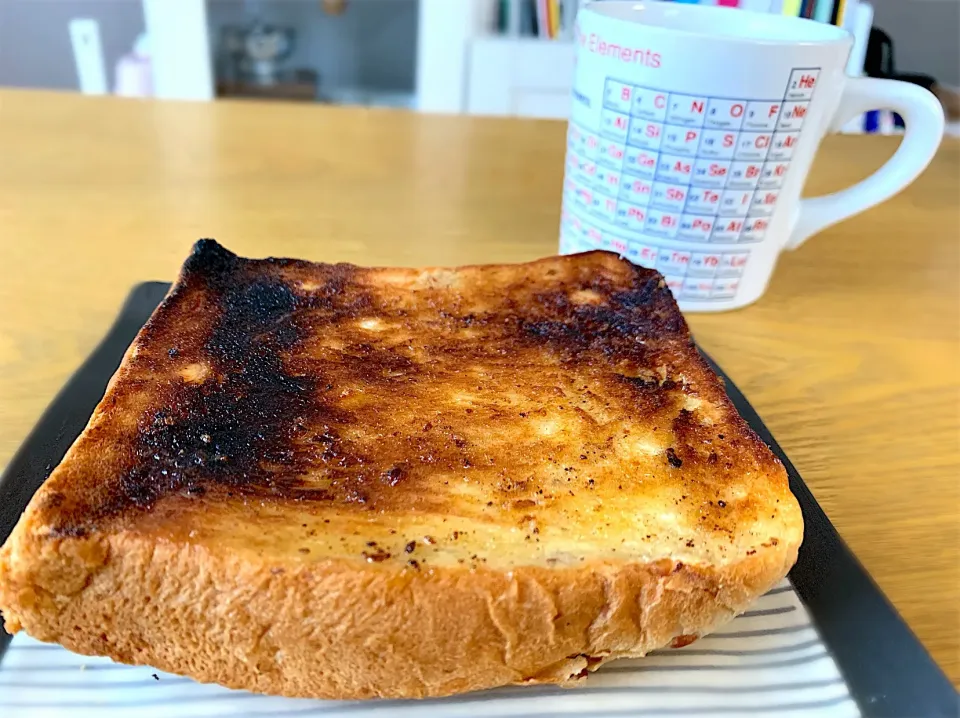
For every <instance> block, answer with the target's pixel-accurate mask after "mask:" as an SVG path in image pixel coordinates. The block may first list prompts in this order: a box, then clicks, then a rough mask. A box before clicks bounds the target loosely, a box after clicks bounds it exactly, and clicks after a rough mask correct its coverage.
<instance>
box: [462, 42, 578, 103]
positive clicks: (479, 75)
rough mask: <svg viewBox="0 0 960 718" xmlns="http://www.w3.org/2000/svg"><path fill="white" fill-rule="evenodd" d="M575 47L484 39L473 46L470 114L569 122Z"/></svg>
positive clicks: (557, 43)
mask: <svg viewBox="0 0 960 718" xmlns="http://www.w3.org/2000/svg"><path fill="white" fill-rule="evenodd" d="M573 58H574V46H573V44H572V43H566V42H560V41H552V42H550V41H542V40H537V39H535V38H530V39H526V38H522V39H516V38H501V37H494V38H479V39H477V40H474V41H473V42H472V43H471V45H470V70H469V75H468V82H467V112H468V113H470V114H476V115H516V116H520V117H539V118H549V119H566V118H567V116H568V114H569V110H570V89H571V87H572V86H573Z"/></svg>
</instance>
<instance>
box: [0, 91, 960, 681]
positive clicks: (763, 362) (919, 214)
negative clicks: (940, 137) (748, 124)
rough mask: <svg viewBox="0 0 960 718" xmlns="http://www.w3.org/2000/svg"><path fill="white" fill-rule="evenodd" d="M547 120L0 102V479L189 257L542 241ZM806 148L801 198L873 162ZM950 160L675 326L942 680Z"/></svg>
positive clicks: (947, 609)
mask: <svg viewBox="0 0 960 718" xmlns="http://www.w3.org/2000/svg"><path fill="white" fill-rule="evenodd" d="M564 133H565V128H564V125H563V124H561V123H555V122H533V121H517V120H492V119H473V118H464V117H441V116H423V115H416V114H404V113H399V112H390V111H376V110H370V111H368V110H361V109H336V108H321V107H303V106H294V105H277V104H274V105H271V104H266V103H249V102H243V103H230V102H217V103H212V104H179V103H154V102H139V101H130V100H118V99H112V98H108V99H92V98H83V97H79V96H68V95H57V94H51V93H26V92H15V91H3V92H0V465H3V464H4V463H5V462H7V461H8V460H9V458H10V456H11V455H12V453H13V452H14V450H15V449H16V448H17V446H18V444H19V443H20V442H21V440H22V439H23V438H24V436H25V435H26V433H27V432H28V431H29V430H30V427H31V426H32V425H33V423H34V422H35V421H36V419H37V417H38V416H39V415H40V413H41V411H42V410H43V408H44V406H45V405H46V404H47V403H48V402H49V401H50V399H51V398H52V397H53V395H54V393H55V392H56V391H57V389H58V388H59V387H60V386H61V384H62V383H63V382H64V381H65V380H66V378H67V377H68V376H69V375H70V373H71V372H72V371H73V370H74V369H75V368H76V367H77V366H78V365H79V364H80V362H81V360H82V359H83V358H84V357H85V356H86V354H87V353H88V352H89V351H90V350H91V349H92V348H93V346H94V345H95V344H96V343H97V341H98V340H99V339H100V337H101V336H102V335H103V333H104V332H105V330H106V329H107V327H108V325H109V324H110V322H111V320H112V319H113V318H114V316H115V314H116V312H117V310H118V308H119V306H120V303H121V302H122V301H123V298H124V296H125V295H126V293H127V292H128V290H129V289H130V287H131V286H132V285H133V284H135V283H136V282H140V281H142V280H146V279H165V280H170V279H173V277H174V275H175V273H176V271H177V268H178V267H179V265H180V263H181V261H182V260H183V259H184V257H185V256H186V254H187V251H188V250H189V247H190V244H191V243H192V242H193V241H194V240H195V239H197V238H198V237H216V238H217V239H219V240H220V241H222V242H223V243H225V244H226V245H227V246H228V247H230V248H231V249H233V250H235V251H237V252H238V253H241V254H245V255H251V256H262V255H268V254H272V255H287V256H296V257H304V258H309V259H314V260H324V261H348V262H356V263H360V264H386V265H418V264H461V263H472V262H489V261H496V262H503V261H523V260H528V259H532V258H534V257H539V256H543V255H547V254H552V253H554V252H555V251H556V247H557V227H558V221H559V211H560V186H561V175H562V165H563V152H564ZM895 145H896V140H894V139H891V138H876V137H833V138H830V139H828V140H827V141H826V143H825V146H824V148H823V151H822V152H821V153H820V156H819V159H818V163H817V165H816V168H815V170H814V172H813V176H812V177H811V179H810V183H809V188H808V192H809V193H811V194H819V193H822V192H824V191H828V190H832V189H837V188H840V187H842V186H844V185H847V184H849V183H851V182H853V181H854V180H856V179H857V178H859V177H861V176H863V175H865V174H866V173H868V172H870V171H871V170H873V169H874V168H875V167H877V166H879V164H880V163H881V162H882V161H883V160H884V159H885V158H886V157H888V156H889V155H890V154H891V153H892V151H893V149H894V147H895ZM958 178H960V144H958V143H956V142H948V143H947V144H945V145H944V146H943V148H942V149H941V151H940V154H939V156H938V157H937V158H936V160H935V161H934V163H933V165H932V166H931V168H930V169H929V170H928V171H927V172H926V173H925V174H924V175H923V176H922V177H921V178H920V180H919V181H918V182H917V183H916V184H914V185H913V186H912V187H910V188H909V189H908V190H907V191H905V192H904V193H903V194H901V195H900V196H899V197H897V198H896V199H894V200H892V201H890V202H888V203H886V204H884V205H882V206H881V207H878V208H876V209H874V210H871V211H870V212H868V213H867V214H865V215H862V216H860V217H857V218H855V219H853V220H850V221H848V222H846V223H844V224H842V225H839V226H837V227H834V228H833V229H830V230H828V231H826V232H824V233H823V234H822V235H820V236H818V237H815V238H814V239H812V240H811V241H810V242H809V243H808V244H806V245H805V246H804V247H803V248H802V249H800V250H799V251H797V252H795V253H791V254H786V255H784V256H783V258H782V260H781V262H780V265H779V267H778V268H777V270H776V274H775V276H774V278H773V281H772V284H771V287H770V290H769V292H768V293H767V295H766V296H765V297H764V298H763V299H762V300H761V301H760V302H759V303H757V304H756V305H754V306H752V307H749V308H747V309H744V310H741V311H738V312H732V313H726V314H719V315H695V316H692V317H691V318H690V321H691V324H692V326H693V328H694V331H695V332H696V335H697V338H698V339H699V341H700V342H701V343H702V345H703V346H704V347H705V348H706V349H707V350H708V351H709V352H710V353H711V354H712V355H713V356H714V357H716V358H717V360H718V361H719V362H720V363H721V364H722V365H723V366H724V367H725V368H726V369H727V371H729V373H730V375H731V376H732V377H733V378H734V380H735V381H736V382H737V383H738V384H739V385H740V387H741V388H742V389H743V390H744V392H745V393H746V394H747V396H748V397H749V398H750V399H751V401H752V402H753V403H754V405H755V406H756V408H757V410H758V411H759V412H760V414H761V415H762V416H763V417H764V419H765V420H766V422H767V424H768V425H769V426H770V428H771V430H772V431H773V433H774V434H775V435H776V436H777V438H778V439H779V441H780V443H781V444H782V445H783V447H784V449H785V450H786V452H787V453H788V454H789V455H790V457H791V458H792V459H793V461H794V463H795V464H796V465H797V468H798V469H799V470H800V472H801V473H802V475H803V477H804V479H805V480H806V481H807V483H808V484H809V485H810V487H811V489H812V490H813V492H814V493H815V494H816V496H817V499H818V500H819V501H820V503H821V504H822V505H823V508H824V509H825V510H826V512H827V514H829V516H830V517H831V519H832V520H833V522H834V523H835V524H836V526H837V528H838V529H839V531H840V533H841V534H842V535H843V537H844V538H845V539H846V540H847V541H848V542H849V544H850V546H851V547H852V548H853V550H854V551H855V552H856V553H857V555H858V556H859V557H860V558H861V559H862V560H863V562H864V563H865V564H866V566H867V568H868V569H869V571H870V572H871V573H872V574H873V576H874V577H875V578H876V580H877V581H878V582H879V584H880V585H881V586H882V588H883V589H884V591H885V592H886V593H887V595H888V596H889V597H890V598H891V599H892V600H893V602H894V603H895V604H896V606H897V608H898V609H899V610H900V611H901V612H902V613H903V615H904V616H905V618H906V619H907V621H908V622H909V624H910V625H911V626H912V627H913V629H914V630H915V631H916V632H917V633H918V634H919V636H920V638H921V639H922V640H923V642H924V643H925V644H926V646H927V647H928V648H929V649H930V651H931V652H932V653H933V655H934V656H935V658H936V659H937V660H938V661H939V662H940V664H941V665H942V666H943V667H944V669H945V670H946V671H947V672H948V674H949V675H950V677H951V678H952V680H953V681H954V682H955V683H957V684H960V656H958V642H960V620H958V619H960V508H958V504H960V492H958V477H960V460H958V453H960V452H958V436H960V419H958V398H960V393H958V389H960V372H958V368H960V361H958V360H960V351H958V341H960V312H958V300H960V212H958V197H960V181H958Z"/></svg>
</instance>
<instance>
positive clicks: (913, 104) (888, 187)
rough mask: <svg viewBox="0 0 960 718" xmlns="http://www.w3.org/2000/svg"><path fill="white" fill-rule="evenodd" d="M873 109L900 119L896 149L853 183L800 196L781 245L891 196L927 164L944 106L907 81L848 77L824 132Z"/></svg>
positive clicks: (797, 243) (787, 246) (795, 243)
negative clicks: (808, 196) (824, 192)
mask: <svg viewBox="0 0 960 718" xmlns="http://www.w3.org/2000/svg"><path fill="white" fill-rule="evenodd" d="M876 109H889V110H893V111H894V112H896V113H897V114H899V115H900V116H901V117H903V123H904V125H905V127H906V130H905V132H904V135H903V140H902V141H901V142H900V147H898V148H897V151H896V153H895V154H894V155H893V157H891V158H890V159H889V160H888V161H887V163H886V164H885V165H884V166H883V167H881V168H880V169H878V170H877V171H876V172H874V173H873V174H872V175H870V176H869V177H867V178H866V179H864V180H861V181H860V182H858V183H857V184H855V185H853V186H852V187H847V188H846V189H844V190H841V191H839V192H835V193H833V194H828V195H824V196H823V197H813V198H811V199H804V200H801V201H800V206H799V211H798V216H797V219H796V223H795V224H794V227H793V231H792V232H791V233H790V238H789V239H788V240H787V243H786V244H785V245H784V248H785V249H795V248H797V247H799V246H800V245H801V244H803V242H804V241H806V240H807V238H809V237H810V236H811V235H813V234H816V233H817V232H819V231H820V230H822V229H825V228H827V227H829V226H830V225H832V224H835V223H837V222H839V221H841V220H844V219H846V218H847V217H851V216H853V215H855V214H859V213H860V212H863V211H864V210H865V209H869V208H870V207H873V206H874V205H875V204H879V203H880V202H883V201H884V200H885V199H888V198H890V197H892V196H893V195H895V194H896V193H897V192H899V191H900V190H902V189H903V188H904V187H906V186H907V185H908V184H910V183H911V182H913V180H914V179H916V177H917V175H919V174H920V173H921V172H922V171H923V169H924V168H925V167H926V166H927V165H928V164H930V160H932V159H933V155H934V154H935V153H936V151H937V147H939V146H940V140H941V138H942V137H943V108H942V107H941V106H940V102H939V101H938V100H937V98H936V97H934V96H933V94H932V93H931V92H928V91H927V90H925V89H923V88H922V87H919V86H917V85H912V84H910V83H909V82H898V81H896V80H879V79H876V78H871V77H863V78H859V77H851V78H847V87H846V89H845V90H844V92H843V97H842V98H841V99H840V106H839V107H838V108H837V111H836V113H835V114H834V117H833V121H832V122H831V124H830V127H829V131H831V132H836V131H838V130H839V129H840V128H841V127H843V125H844V124H846V123H847V122H849V121H850V120H851V119H853V118H854V117H856V116H857V115H859V114H862V113H864V112H867V111H868V110H876Z"/></svg>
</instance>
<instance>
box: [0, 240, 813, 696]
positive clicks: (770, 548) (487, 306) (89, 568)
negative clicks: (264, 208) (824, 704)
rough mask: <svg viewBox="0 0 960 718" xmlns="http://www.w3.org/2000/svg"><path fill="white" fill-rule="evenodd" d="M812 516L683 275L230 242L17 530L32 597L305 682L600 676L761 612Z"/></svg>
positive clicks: (327, 690)
mask: <svg viewBox="0 0 960 718" xmlns="http://www.w3.org/2000/svg"><path fill="white" fill-rule="evenodd" d="M802 532H803V526H802V521H801V516H800V509H799V506H798V504H797V502H796V500H795V499H794V497H793V495H792V494H791V493H790V491H789V488H788V485H787V477H786V473H785V471H784V468H783V466H782V465H781V464H780V463H779V462H778V461H777V459H776V458H775V457H774V456H773V454H772V453H771V452H770V450H769V449H768V448H767V447H766V445H764V444H763V443H762V442H761V441H760V439H759V438H758V437H757V436H756V435H755V434H754V433H753V432H752V431H751V430H750V428H749V427H748V426H747V425H746V424H745V422H744V421H743V420H742V419H741V417H740V416H739V415H738V414H737V412H736V410H735V409H734V407H733V406H732V404H731V403H730V402H729V400H728V399H727V397H726V395H725V393H724V390H723V386H722V384H721V381H720V380H719V379H718V377H717V376H716V375H715V374H714V373H713V372H712V371H711V370H710V368H709V367H708V366H707V365H706V364H705V362H704V361H703V360H702V359H701V358H700V356H699V354H698V353H697V350H696V348H695V346H694V344H693V341H692V339H691V337H690V333H689V331H688V329H687V326H686V323H685V322H684V319H683V317H682V316H681V314H680V312H679V310H678V309H677V305H676V303H675V302H674V300H673V298H672V296H671V294H670V291H669V290H668V289H667V287H666V286H665V284H664V281H663V278H662V277H661V276H660V275H659V274H658V273H656V272H654V271H651V270H648V269H642V268H639V267H635V266H633V265H631V264H630V263H628V262H626V261H624V260H621V259H619V258H618V257H617V256H616V255H614V254H610V253H606V252H589V253H586V254H580V255H574V256H565V257H551V258H548V259H542V260H539V261H535V262H531V263H528V264H516V265H490V266H473V267H461V268H456V269H436V268H434V269H390V268H379V269H368V268H361V267H356V266H353V265H347V264H336V265H329V264H312V263H308V262H303V261H294V260H288V259H265V260H248V259H242V258H239V257H237V256H236V255H234V254H232V253H231V252H229V251H227V250H225V249H224V248H222V247H221V246H220V245H218V244H217V243H216V242H214V241H212V240H202V241H200V242H198V243H197V245H196V246H195V247H194V250H193V253H192V254H191V256H190V257H189V258H188V260H187V261H186V263H185V264H184V266H183V269H182V272H181V274H180V277H179V279H178V281H177V282H176V284H175V285H174V287H173V288H172V290H171V291H170V293H169V294H168V296H167V297H166V298H165V300H164V301H163V303H162V304H161V305H160V307H159V308H158V309H157V310H156V312H155V313H154V314H153V316H152V317H151V319H150V320H149V321H148V322H147V324H146V325H145V326H144V327H143V329H142V330H141V331H140V333H139V335H138V336H137V338H136V340H135V341H134V342H133V344H132V345H131V347H130V348H129V349H128V351H127V353H126V356H125V358H124V360H123V363H122V364H121V366H120V368H119V369H118V370H117V373H116V374H115V376H114V377H113V379H112V380H111V382H110V384H109V386H108V388H107V391H106V394H105V396H104V397H103V400H102V401H101V402H100V404H99V406H98V407H97V408H96V410H95V412H94V414H93V416H92V418H91V419H90V422H89V424H88V425H87V427H86V429H85V430H84V431H83V433H82V434H81V436H80V437H79V438H78V439H77V441H76V442H75V443H74V445H73V446H72V448H71V449H70V450H69V452H68V453H67V454H66V456H65V457H64V459H63V461H62V463H61V464H60V465H59V466H58V467H57V468H56V469H55V470H54V471H53V473H52V474H51V476H50V477H49V478H48V479H47V481H46V482H45V483H44V484H43V486H42V487H41V488H40V490H39V491H38V492H37V493H36V495H35V496H34V497H33V499H32V500H31V502H30V504H29V506H28V508H27V510H26V512H25V513H24V514H23V516H22V517H21V519H20V521H19V523H18V524H17V526H16V528H15V530H14V532H13V533H12V535H11V536H10V538H9V539H8V540H7V542H6V543H5V545H4V546H3V548H2V549H0V610H2V611H3V616H4V620H5V624H6V629H7V630H8V631H10V632H15V631H18V630H21V629H22V630H25V631H27V632H28V633H29V634H30V635H32V636H34V637H36V638H38V639H40V640H43V641H56V642H59V643H61V644H63V645H64V646H66V647H67V648H69V649H70V650H73V651H76V652H78V653H84V654H91V655H104V656H109V657H111V658H113V659H115V660H117V661H121V662H124V663H133V664H146V665H151V666H156V667H158V668H161V669H163V670H165V671H170V672H173V673H180V674H183V675H186V676H191V677H192V678H195V679H196V680H198V681H205V682H217V683H220V684H223V685H226V686H230V687H234V688H242V689H248V690H252V691H259V692H264V693H271V694H281V695H286V696H304V697H325V698H338V699H345V698H367V697H375V696H383V697H425V696H443V695H449V694H454V693H459V692H464V691H470V690H476V689H482V688H490V687H493V686H501V685H505V684H526V683H560V684H570V683H574V682H576V681H577V680H578V679H581V678H583V677H584V676H585V675H586V674H587V673H588V672H589V671H591V670H594V669H596V668H597V667H599V666H600V665H602V664H603V663H605V662H607V661H609V660H612V659H615V658H618V657H625V656H630V657H638V656H643V655H644V654H646V653H647V652H649V651H651V650H653V649H656V648H660V647H663V646H667V645H674V646H680V645H684V644H686V643H689V642H691V641H692V640H694V639H695V638H697V637H698V636H702V635H704V634H705V633H707V632H709V631H711V630H712V629H714V628H715V627H717V626H718V625H719V624H721V623H723V622H725V621H728V620H729V619H731V618H733V617H734V616H735V615H736V614H737V613H738V612H741V611H742V610H744V609H745V607H746V606H747V605H748V604H749V603H750V602H751V601H752V600H753V599H754V598H756V597H757V596H759V595H761V594H763V593H764V592H765V591H767V590H768V589H769V588H770V587H771V586H773V585H774V584H775V583H777V582H778V581H779V580H780V579H782V578H783V576H784V575H785V574H786V573H787V571H788V569H789V568H790V567H791V565H792V564H793V563H794V561H795V560H796V556H797V549H798V547H799V545H800V541H801V538H802Z"/></svg>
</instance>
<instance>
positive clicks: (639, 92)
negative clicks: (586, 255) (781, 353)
mask: <svg viewBox="0 0 960 718" xmlns="http://www.w3.org/2000/svg"><path fill="white" fill-rule="evenodd" d="M819 73H820V71H819V69H818V68H795V69H794V70H793V71H792V72H791V73H790V77H789V80H788V82H787V86H786V89H785V91H784V93H783V94H782V96H781V97H778V98H773V99H751V98H730V97H712V96H708V95H690V94H679V93H674V92H669V91H665V90H659V89H656V88H651V87H642V86H639V85H633V84H629V83H625V82H620V81H618V80H616V79H613V78H610V77H608V78H606V80H605V82H604V87H603V98H602V99H603V105H602V109H601V110H600V119H599V126H597V127H585V126H583V125H582V124H579V123H577V122H575V121H573V120H571V122H570V125H569V129H568V133H567V165H566V174H565V178H564V203H563V216H562V223H561V249H560V251H561V252H562V253H568V252H579V251H584V250H587V249H593V248H601V249H609V250H612V251H616V252H620V253H621V254H623V255H624V256H626V257H627V258H628V259H630V260H631V261H633V262H635V263H637V264H640V265H643V266H646V267H651V268H655V269H658V270H660V272H661V273H662V274H663V275H664V276H665V277H666V279H667V284H668V285H669V286H670V288H671V289H672V290H673V292H674V294H675V295H676V296H677V297H678V298H681V299H697V300H704V299H730V298H732V297H734V296H735V295H736V292H737V288H738V286H739V277H740V276H741V275H742V273H743V270H744V268H745V267H746V265H747V262H748V261H749V259H750V248H751V245H753V244H755V243H757V242H760V241H762V240H763V238H764V235H765V234H766V232H767V229H768V227H769V224H770V217H771V216H772V215H773V212H774V209H775V208H776V205H777V199H778V197H779V195H780V189H781V187H782V186H783V182H784V179H785V178H786V176H787V172H788V171H789V169H790V162H791V159H792V157H793V152H794V148H795V147H796V144H797V142H798V140H799V137H800V132H801V129H802V127H803V123H804V119H805V118H806V115H807V109H808V107H809V104H810V100H811V99H812V97H813V93H814V90H815V89H816V85H817V79H818V77H819ZM711 245H723V247H722V248H721V247H718V246H713V247H711ZM731 245H733V246H732V247H731Z"/></svg>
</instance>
